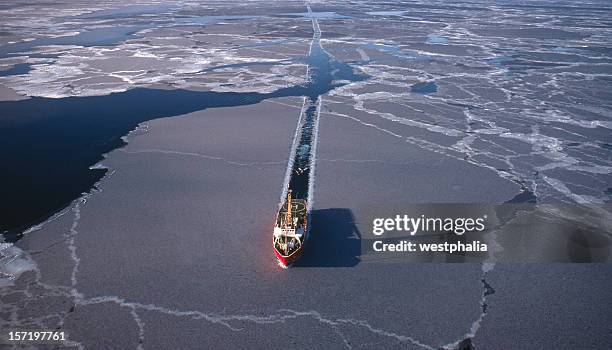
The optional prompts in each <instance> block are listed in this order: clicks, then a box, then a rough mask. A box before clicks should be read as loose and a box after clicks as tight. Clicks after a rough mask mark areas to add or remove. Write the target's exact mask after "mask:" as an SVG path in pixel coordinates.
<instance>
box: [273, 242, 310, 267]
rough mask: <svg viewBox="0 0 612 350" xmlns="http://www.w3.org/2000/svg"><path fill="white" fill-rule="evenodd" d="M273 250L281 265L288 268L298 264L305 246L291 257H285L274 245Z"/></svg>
mask: <svg viewBox="0 0 612 350" xmlns="http://www.w3.org/2000/svg"><path fill="white" fill-rule="evenodd" d="M273 248H274V255H276V258H277V259H278V262H279V263H281V264H282V265H283V266H285V267H288V266H289V265H291V264H293V263H294V262H296V261H297V260H298V259H299V258H300V256H302V252H303V251H304V246H301V247H300V248H299V249H297V250H296V251H295V252H293V254H291V255H289V256H284V255H282V254H281V253H280V252H279V251H278V250H277V249H276V248H275V247H274V245H273Z"/></svg>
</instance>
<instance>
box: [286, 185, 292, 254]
mask: <svg viewBox="0 0 612 350" xmlns="http://www.w3.org/2000/svg"><path fill="white" fill-rule="evenodd" d="M285 218H286V220H287V221H286V222H285V229H286V230H288V229H289V228H290V227H291V223H292V219H291V190H289V191H287V215H286V216H285ZM287 233H288V231H285V254H287V253H288V252H289V247H288V246H287Z"/></svg>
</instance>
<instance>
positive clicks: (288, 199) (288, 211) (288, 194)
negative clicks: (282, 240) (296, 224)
mask: <svg viewBox="0 0 612 350" xmlns="http://www.w3.org/2000/svg"><path fill="white" fill-rule="evenodd" d="M291 219H292V218H291V190H289V191H288V192H287V223H288V224H289V225H291V224H292V222H293V221H292V220H291Z"/></svg>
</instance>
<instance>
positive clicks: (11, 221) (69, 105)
mask: <svg viewBox="0 0 612 350" xmlns="http://www.w3.org/2000/svg"><path fill="white" fill-rule="evenodd" d="M307 62H308V64H309V67H310V72H311V76H310V79H309V81H308V82H307V83H306V84H304V85H296V86H292V87H287V88H281V89H279V90H276V91H274V92H271V93H256V92H250V93H234V92H197V91H189V90H161V89H147V88H136V89H132V90H128V91H125V92H120V93H113V94H110V95H106V96H91V97H67V98H60V99H50V98H40V97H34V98H30V99H28V100H22V101H6V102H0V139H2V147H1V148H0V162H1V163H2V170H3V171H2V172H0V183H2V187H1V188H0V198H2V200H3V201H2V217H1V220H0V232H2V233H3V234H4V236H5V239H6V240H7V241H16V240H17V239H19V238H20V236H21V234H22V233H21V232H22V231H23V230H24V229H25V228H27V227H28V226H30V225H33V224H35V223H38V222H41V221H43V220H45V219H46V218H48V217H49V216H51V215H52V214H53V213H55V212H57V211H58V210H61V208H63V207H65V206H66V205H68V204H69V203H70V202H71V201H72V200H74V199H75V198H78V197H79V196H81V194H82V193H84V192H87V191H89V190H91V188H92V187H93V186H94V184H95V183H96V182H97V181H99V180H100V179H101V178H102V177H103V176H104V174H105V172H106V170H105V169H90V166H92V165H94V164H96V163H97V162H99V161H100V160H102V159H103V155H104V154H105V153H108V152H110V151H112V150H113V149H116V148H118V147H121V146H123V145H125V142H124V141H123V140H122V139H121V138H122V136H125V135H127V134H128V133H129V132H130V131H131V130H133V129H134V128H135V127H136V126H137V125H138V124H139V123H142V122H145V121H148V120H151V119H156V118H161V117H169V116H178V115H182V114H186V113H190V112H194V111H198V110H202V109H206V108H215V107H231V106H241V105H248V104H255V103H259V102H261V101H263V100H265V99H268V98H278V97H288V96H308V97H309V98H310V99H311V100H316V98H317V96H319V95H321V94H324V93H326V92H328V91H330V90H332V89H334V88H336V87H338V86H341V85H342V84H341V83H337V82H336V81H337V80H344V81H356V80H361V79H365V78H366V77H365V76H362V75H358V74H355V73H354V72H353V69H352V68H351V67H350V66H348V65H347V64H345V63H342V62H339V61H336V60H333V59H332V58H331V57H330V56H328V55H327V53H326V52H325V51H323V50H321V49H314V50H312V52H311V54H310V56H309V57H308V58H307Z"/></svg>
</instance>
